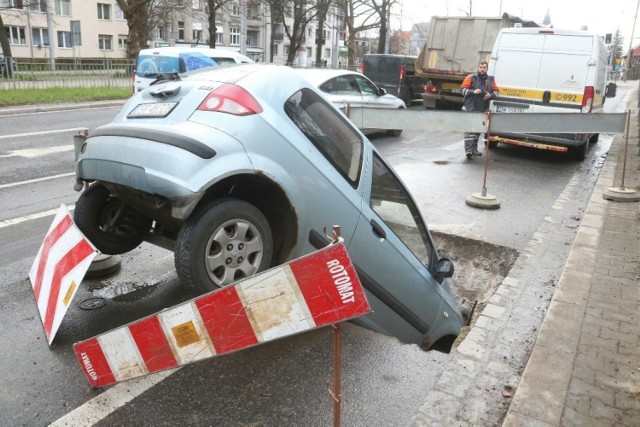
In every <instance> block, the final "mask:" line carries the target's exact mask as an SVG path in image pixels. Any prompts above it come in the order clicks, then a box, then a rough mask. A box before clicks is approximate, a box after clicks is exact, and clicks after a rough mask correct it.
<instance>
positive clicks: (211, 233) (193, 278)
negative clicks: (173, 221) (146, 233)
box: [174, 198, 273, 293]
mask: <svg viewBox="0 0 640 427" xmlns="http://www.w3.org/2000/svg"><path fill="white" fill-rule="evenodd" d="M174 257H175V259H174V261H175V266H176V271H177V273H178V277H179V278H180V281H181V282H182V284H183V285H185V286H186V287H187V288H190V289H192V290H197V291H199V292H200V293H205V292H210V291H212V290H214V289H218V288H221V287H224V286H227V285H230V284H232V283H235V282H237V281H239V280H242V279H245V278H247V277H250V276H253V275H254V274H256V273H258V272H260V271H262V270H265V269H267V268H269V267H270V266H271V260H272V258H273V239H272V236H271V228H270V227H269V223H268V222H267V219H266V218H265V217H264V215H263V214H262V213H261V212H260V211H259V210H258V208H256V207H255V206H253V205H252V204H249V203H247V202H245V201H243V200H238V199H232V198H223V199H217V200H213V201H211V202H209V203H206V204H204V205H202V206H200V208H199V209H197V210H196V211H195V212H194V213H193V214H192V215H191V216H190V217H189V219H187V221H186V222H185V224H184V225H183V226H182V228H181V229H180V232H179V233H178V238H177V239H176V246H175V250H174Z"/></svg>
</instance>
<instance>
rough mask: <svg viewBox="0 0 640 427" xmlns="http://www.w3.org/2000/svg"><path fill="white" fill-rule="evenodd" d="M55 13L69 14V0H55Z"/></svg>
mask: <svg viewBox="0 0 640 427" xmlns="http://www.w3.org/2000/svg"><path fill="white" fill-rule="evenodd" d="M56 15H60V16H71V0H56ZM58 33H60V31H59V32H58ZM58 41H59V40H58Z"/></svg>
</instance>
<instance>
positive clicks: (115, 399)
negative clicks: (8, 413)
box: [49, 367, 180, 427]
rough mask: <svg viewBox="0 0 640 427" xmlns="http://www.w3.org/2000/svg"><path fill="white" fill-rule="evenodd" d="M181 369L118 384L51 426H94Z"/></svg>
mask: <svg viewBox="0 0 640 427" xmlns="http://www.w3.org/2000/svg"><path fill="white" fill-rule="evenodd" d="M179 369H180V367H177V368H174V369H171V370H167V371H162V372H157V373H155V374H152V375H148V376H146V377H140V378H135V379H132V380H129V381H127V382H126V383H120V384H116V385H115V386H113V387H111V388H110V389H109V390H107V391H105V392H104V393H102V394H100V395H98V396H96V397H94V398H93V399H91V400H89V401H88V402H86V403H84V404H83V405H81V406H78V407H77V408H76V409H74V410H73V411H71V412H69V413H68V414H66V415H64V416H63V417H61V418H59V419H57V420H56V421H54V422H53V423H51V424H49V425H50V426H53V427H64V426H83V425H93V424H95V423H97V422H99V421H101V420H103V419H104V418H106V417H107V416H109V415H110V414H111V413H112V412H114V411H116V410H117V409H119V408H121V407H123V406H124V405H126V404H127V403H129V402H131V401H132V400H133V399H135V398H136V397H138V396H139V395H141V394H142V393H144V392H145V391H147V390H148V389H150V388H151V387H153V386H155V385H156V384H158V383H159V382H160V381H163V380H164V379H165V378H167V377H168V376H169V375H171V374H173V373H174V372H176V371H177V370H179Z"/></svg>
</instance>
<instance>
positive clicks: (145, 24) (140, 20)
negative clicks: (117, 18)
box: [116, 0, 155, 59]
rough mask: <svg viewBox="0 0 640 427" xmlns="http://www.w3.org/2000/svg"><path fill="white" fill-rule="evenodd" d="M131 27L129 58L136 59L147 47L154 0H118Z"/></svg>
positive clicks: (128, 42) (128, 44) (128, 43)
mask: <svg viewBox="0 0 640 427" xmlns="http://www.w3.org/2000/svg"><path fill="white" fill-rule="evenodd" d="M116 3H118V6H120V9H122V13H123V14H124V17H125V19H126V20H127V26H128V27H129V35H128V37H127V58H130V59H134V58H136V57H137V56H138V53H139V52H140V50H141V49H145V48H146V47H147V39H148V38H149V16H150V11H151V8H152V6H154V3H155V2H154V0H116Z"/></svg>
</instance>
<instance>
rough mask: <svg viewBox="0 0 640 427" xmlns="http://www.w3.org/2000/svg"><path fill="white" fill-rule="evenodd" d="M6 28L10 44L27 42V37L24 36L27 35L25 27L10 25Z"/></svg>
mask: <svg viewBox="0 0 640 427" xmlns="http://www.w3.org/2000/svg"><path fill="white" fill-rule="evenodd" d="M4 30H5V32H6V33H7V38H8V39H9V44H27V39H26V38H25V36H24V35H25V28H24V27H13V26H8V27H4Z"/></svg>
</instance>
